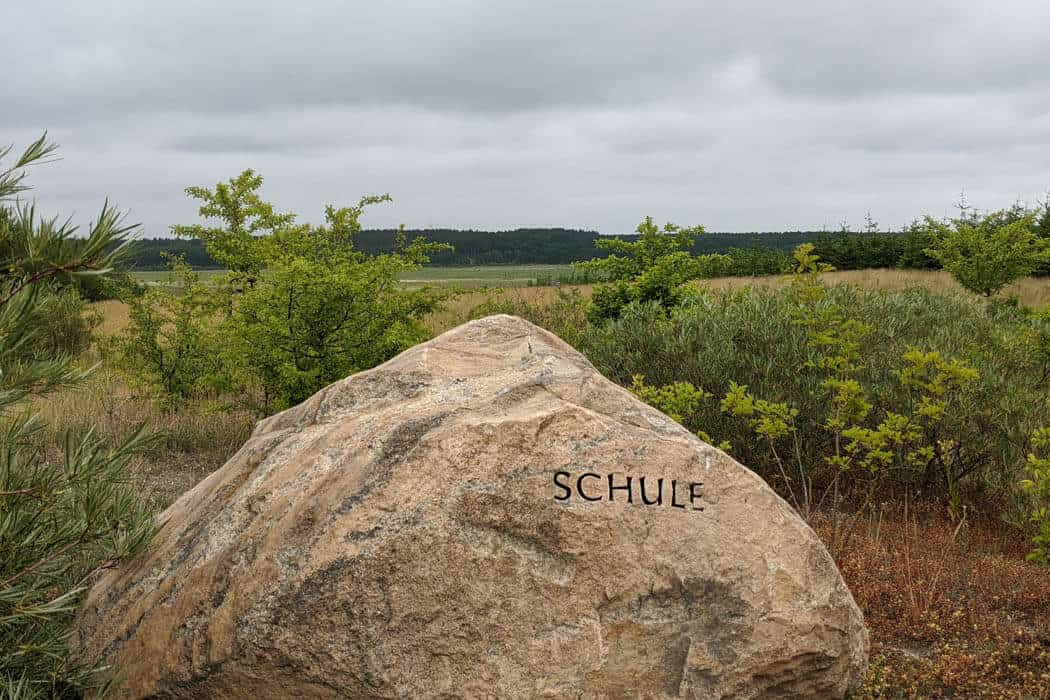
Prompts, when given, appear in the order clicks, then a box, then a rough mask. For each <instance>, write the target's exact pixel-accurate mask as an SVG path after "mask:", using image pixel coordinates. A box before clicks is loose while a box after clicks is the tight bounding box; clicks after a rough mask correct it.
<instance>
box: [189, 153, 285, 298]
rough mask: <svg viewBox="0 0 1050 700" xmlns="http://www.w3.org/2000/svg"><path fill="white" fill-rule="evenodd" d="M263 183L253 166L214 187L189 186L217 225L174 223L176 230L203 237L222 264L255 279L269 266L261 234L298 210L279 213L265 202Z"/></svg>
mask: <svg viewBox="0 0 1050 700" xmlns="http://www.w3.org/2000/svg"><path fill="white" fill-rule="evenodd" d="M260 187H262V176H260V175H257V174H256V173H255V172H253V171H252V170H250V169H249V170H245V171H244V172H242V173H241V174H240V175H238V176H237V177H234V178H230V180H229V181H228V182H220V183H218V184H217V185H215V189H214V190H209V189H208V188H207V187H187V188H186V194H187V195H189V196H190V197H191V198H193V199H196V200H198V201H199V202H201V205H200V208H199V209H198V210H197V213H198V214H200V216H201V218H203V219H205V220H208V219H210V220H212V221H215V222H216V223H217V225H213V226H205V225H204V224H192V225H188V226H172V227H171V230H172V233H174V234H175V235H176V236H179V237H181V238H197V239H199V240H201V241H203V242H204V247H205V248H206V249H207V251H208V254H209V255H211V257H212V259H213V260H215V262H217V263H218V264H219V265H220V266H221V267H223V268H225V269H227V270H229V271H231V272H235V273H241V274H243V275H244V276H245V277H247V278H248V279H249V280H250V281H253V280H254V278H255V277H256V276H258V275H259V273H260V272H262V270H263V268H264V267H265V266H266V260H265V258H264V256H263V254H262V248H263V246H261V245H259V241H258V240H257V238H258V237H260V236H264V235H267V234H272V233H274V232H275V231H278V230H280V229H282V228H285V227H287V226H291V225H292V224H293V222H294V221H295V215H294V214H281V213H278V212H277V211H276V210H275V209H274V207H273V205H272V204H270V203H268V202H264V201H263V199H262V197H260V196H259V193H258V190H259V188H260Z"/></svg>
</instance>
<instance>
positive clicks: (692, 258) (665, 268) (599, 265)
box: [573, 216, 733, 323]
mask: <svg viewBox="0 0 1050 700" xmlns="http://www.w3.org/2000/svg"><path fill="white" fill-rule="evenodd" d="M703 232H704V228H703V226H696V227H693V228H683V227H681V226H677V225H676V224H671V223H668V224H665V225H664V227H663V229H661V228H659V227H658V226H657V225H656V224H654V223H653V219H652V217H651V216H647V217H646V218H645V220H644V221H642V223H640V224H638V237H637V239H635V240H633V241H628V240H623V239H620V238H609V239H599V240H596V241H595V242H594V246H595V248H598V249H602V250H610V251H612V255H610V256H609V257H606V258H596V259H594V260H587V261H585V262H579V263H573V268H574V269H575V270H577V271H579V272H581V273H583V274H590V275H594V276H596V277H598V278H599V279H602V280H605V281H606V282H607V283H606V284H600V285H598V286H597V287H596V288H595V290H594V296H593V297H592V299H591V308H590V310H589V312H588V318H589V319H590V321H591V322H592V323H602V322H604V321H606V320H608V319H613V318H616V317H618V316H619V315H620V312H621V311H622V310H623V308H624V307H625V306H626V305H627V304H630V303H632V302H650V301H653V302H657V303H659V304H660V305H661V306H662V307H664V308H671V307H673V306H676V305H677V304H678V303H679V302H680V301H681V300H682V298H683V296H682V295H683V290H682V285H683V284H684V283H685V282H688V281H689V280H693V279H697V278H701V277H718V276H720V275H725V274H728V273H729V272H730V270H731V269H732V266H733V259H732V258H730V257H729V256H727V255H721V254H711V255H699V256H696V255H693V254H692V253H690V252H688V249H689V248H691V247H692V246H693V243H694V241H695V239H696V237H697V236H699V235H700V234H702V233H703Z"/></svg>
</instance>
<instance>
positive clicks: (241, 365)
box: [139, 170, 450, 412]
mask: <svg viewBox="0 0 1050 700" xmlns="http://www.w3.org/2000/svg"><path fill="white" fill-rule="evenodd" d="M261 185H262V178H261V177H259V176H258V175H256V174H255V173H253V172H252V171H251V170H246V171H245V172H243V173H242V174H241V175H240V176H238V177H236V178H233V179H231V180H229V181H228V182H220V183H219V184H217V185H216V186H215V187H214V188H213V189H209V188H205V187H190V188H188V189H187V193H188V194H189V195H190V196H191V197H193V198H194V199H197V200H199V201H200V202H201V206H200V208H199V214H200V215H201V217H202V218H203V219H205V221H206V223H202V224H197V225H192V226H176V227H174V231H175V233H177V234H178V235H180V236H187V237H195V238H200V239H201V240H203V241H204V242H205V246H206V247H207V250H208V252H209V254H210V255H211V256H212V257H213V258H214V259H215V260H217V261H219V262H221V263H222V264H223V265H225V266H226V268H227V269H228V270H229V271H230V272H229V274H227V275H226V276H225V278H223V279H220V280H218V281H217V282H216V284H214V285H213V286H212V287H211V295H212V296H213V298H214V299H213V301H212V302H210V303H212V308H214V309H216V310H217V312H218V314H219V315H220V316H221V318H220V319H219V320H218V322H217V323H216V324H215V331H214V333H215V335H216V336H217V337H221V338H222V339H223V343H224V344H225V347H224V348H223V350H222V352H221V353H215V352H214V351H213V350H212V349H211V348H210V347H209V344H208V343H207V342H206V340H207V338H208V337H209V332H208V331H207V329H206V328H204V327H203V324H201V323H200V322H199V321H193V320H192V318H198V319H199V317H200V314H199V313H197V312H190V311H188V310H187V309H186V304H185V303H183V302H172V303H170V304H168V307H169V309H170V310H171V311H169V316H170V317H171V318H172V319H173V320H174V319H177V318H178V314H179V313H181V311H180V310H184V311H187V316H186V318H187V322H186V323H182V324H180V323H178V322H175V323H174V327H175V329H176V331H175V332H176V333H177V334H178V337H177V338H174V337H173V338H168V339H166V340H163V341H162V342H160V343H157V344H156V345H157V346H158V347H160V348H166V349H167V354H168V356H169V357H170V358H171V360H172V361H173V362H174V363H175V364H172V363H171V362H169V363H167V364H168V366H169V367H175V366H176V365H177V364H178V361H179V360H180V356H179V353H181V359H185V360H186V369H187V372H186V373H185V374H186V375H187V376H186V380H185V381H182V380H179V381H175V382H173V383H171V385H170V387H167V388H169V390H170V391H173V392H176V393H178V392H180V391H185V390H186V389H185V387H192V386H196V385H198V384H199V378H200V376H201V375H202V374H203V375H204V376H205V377H207V376H209V375H217V374H221V375H222V376H223V377H224V381H225V378H230V377H236V378H238V379H239V380H240V381H243V382H247V383H250V384H251V385H252V386H254V387H258V388H259V390H260V392H257V393H261V395H262V399H261V402H260V403H259V405H258V408H260V409H261V410H262V411H264V412H269V411H272V410H274V409H282V408H286V407H288V406H291V405H294V404H296V403H299V402H300V401H302V400H304V399H306V398H307V397H309V396H310V395H311V394H313V393H314V392H316V391H318V390H320V389H322V388H323V387H325V386H327V385H328V384H330V383H332V382H333V381H336V380H338V379H342V378H343V377H346V376H348V375H350V374H353V373H354V372H357V371H360V370H363V369H368V368H369V367H373V366H375V365H377V364H379V363H381V362H383V361H385V360H387V359H389V358H390V357H393V356H394V355H396V354H397V353H399V352H401V351H402V350H404V349H406V348H408V347H411V346H412V345H414V344H416V343H418V342H420V341H421V340H423V339H425V338H426V337H427V336H428V332H427V330H426V328H425V326H424V325H423V319H424V318H425V317H426V316H427V315H428V314H429V313H430V312H432V311H434V310H436V309H437V308H439V307H440V305H441V303H442V302H443V300H444V299H445V298H447V296H448V295H449V293H450V292H448V291H441V290H437V289H434V288H429V287H424V288H421V289H412V290H409V289H405V288H404V286H403V285H401V284H400V281H399V279H400V275H401V274H402V273H403V272H405V271H408V270H414V269H418V268H419V267H421V266H422V265H424V264H425V263H426V262H427V261H428V255H429V254H430V253H431V252H434V251H437V250H440V249H443V248H444V246H441V245H437V244H430V243H427V242H426V241H425V240H423V239H416V240H414V241H412V242H411V243H408V242H406V241H405V240H404V236H403V235H401V236H399V237H398V245H397V248H396V250H395V251H394V252H393V253H383V254H378V255H371V254H367V253H364V252H362V251H359V250H357V249H356V248H355V247H354V238H355V236H356V235H357V234H358V233H360V231H361V225H360V217H361V215H362V214H363V212H364V209H365V208H366V207H367V206H370V205H374V204H378V203H380V202H386V201H389V200H390V198H389V197H388V196H385V195H384V196H380V197H364V198H362V199H361V200H360V202H359V203H358V204H357V205H356V206H351V207H342V208H336V207H334V206H331V205H329V206H328V207H326V209H325V222H324V224H322V225H319V226H314V225H310V224H299V223H296V221H295V215H294V214H289V213H278V212H276V210H275V209H274V207H273V205H272V204H269V203H267V202H265V201H263V200H262V199H261V197H260V196H259V194H258V189H259V188H260V187H261ZM194 289H195V290H197V291H199V292H200V295H201V297H202V298H203V297H206V296H207V289H205V288H204V287H202V286H201V285H195V286H194ZM194 303H196V302H194ZM202 303H203V302H202ZM144 318H145V316H144ZM149 323H152V324H153V326H154V329H153V330H151V331H149V332H148V333H147V335H150V334H152V336H153V337H157V336H158V335H160V334H162V333H163V328H164V323H163V321H162V320H160V319H157V320H154V321H149ZM139 325H140V326H141V325H143V324H139ZM182 331H186V332H182ZM173 353H174V354H173ZM212 359H217V360H219V361H221V364H222V369H221V372H220V371H219V370H208V368H207V364H208V362H210V361H211V360H212ZM178 374H179V372H178V371H175V376H176V378H177V376H178ZM242 394H243V395H249V393H248V392H242Z"/></svg>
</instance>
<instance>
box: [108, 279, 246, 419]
mask: <svg viewBox="0 0 1050 700" xmlns="http://www.w3.org/2000/svg"><path fill="white" fill-rule="evenodd" d="M169 263H170V265H171V270H172V274H171V278H170V280H169V284H168V285H167V286H166V287H167V288H166V289H162V288H160V287H153V288H151V289H149V290H147V291H146V292H145V293H143V294H142V295H141V296H138V297H130V298H129V299H128V300H127V301H128V306H129V312H128V327H127V330H126V331H125V333H124V334H123V336H122V337H120V338H118V339H117V342H116V344H117V346H118V348H119V350H120V351H121V355H122V357H123V360H124V366H125V367H126V368H129V369H132V370H135V371H134V372H132V374H133V375H134V376H141V377H144V378H146V379H147V381H149V382H152V383H153V384H156V385H157V386H159V387H160V388H161V389H162V390H163V391H164V394H165V395H166V396H167V397H168V398H169V399H171V400H173V401H181V400H184V399H188V398H190V397H191V396H194V395H196V394H200V393H202V392H204V391H207V390H213V391H214V390H222V389H228V388H229V387H230V385H231V382H229V381H228V377H227V374H226V371H225V368H224V363H223V361H222V357H223V352H224V347H225V346H226V343H224V342H223V340H222V337H221V336H220V334H219V328H218V327H217V325H218V322H219V316H220V308H219V304H220V303H221V300H220V298H219V296H218V295H217V294H216V293H215V290H213V289H212V288H210V287H207V286H206V285H204V284H203V283H201V281H200V277H199V275H198V274H197V273H196V272H194V271H193V270H191V269H190V267H189V266H188V265H187V264H186V263H185V262H184V261H183V260H182V259H181V258H172V259H171V260H170V261H169ZM175 289H177V292H175V291H172V290H175Z"/></svg>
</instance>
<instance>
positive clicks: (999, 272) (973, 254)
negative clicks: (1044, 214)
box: [922, 207, 1050, 297]
mask: <svg viewBox="0 0 1050 700" xmlns="http://www.w3.org/2000/svg"><path fill="white" fill-rule="evenodd" d="M1036 223H1037V219H1036V213H1035V212H1033V211H1029V210H1027V209H1024V208H1020V207H1014V208H1013V209H1004V210H1000V211H994V212H991V213H988V214H984V215H979V214H976V213H972V214H971V213H968V212H967V211H966V210H964V211H963V213H962V215H961V216H959V217H958V218H955V219H952V220H950V221H948V222H942V221H937V220H935V219H933V218H932V217H929V216H927V217H926V219H925V220H924V223H923V224H922V227H923V228H925V229H926V230H927V232H928V235H929V236H930V237H931V239H932V241H933V243H932V244H931V245H930V247H929V248H928V249H926V253H927V254H928V255H930V256H931V257H934V258H936V259H937V260H938V261H939V262H940V263H941V265H943V266H944V269H945V270H947V271H948V272H950V273H951V275H952V277H954V278H955V279H956V281H957V282H959V284H961V285H962V286H963V287H965V288H966V289H968V290H970V291H971V292H973V293H975V294H980V295H982V296H985V297H990V296H992V295H993V294H996V293H998V292H999V291H1000V290H1001V289H1002V288H1003V287H1005V286H1006V285H1008V284H1010V283H1011V282H1013V281H1014V280H1016V279H1019V278H1021V277H1027V276H1028V275H1030V274H1032V273H1033V272H1034V271H1035V270H1036V269H1037V268H1038V267H1039V265H1040V264H1041V263H1043V262H1046V261H1047V260H1050V239H1046V238H1043V237H1042V236H1041V235H1040V233H1039V232H1038V231H1037V230H1036Z"/></svg>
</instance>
